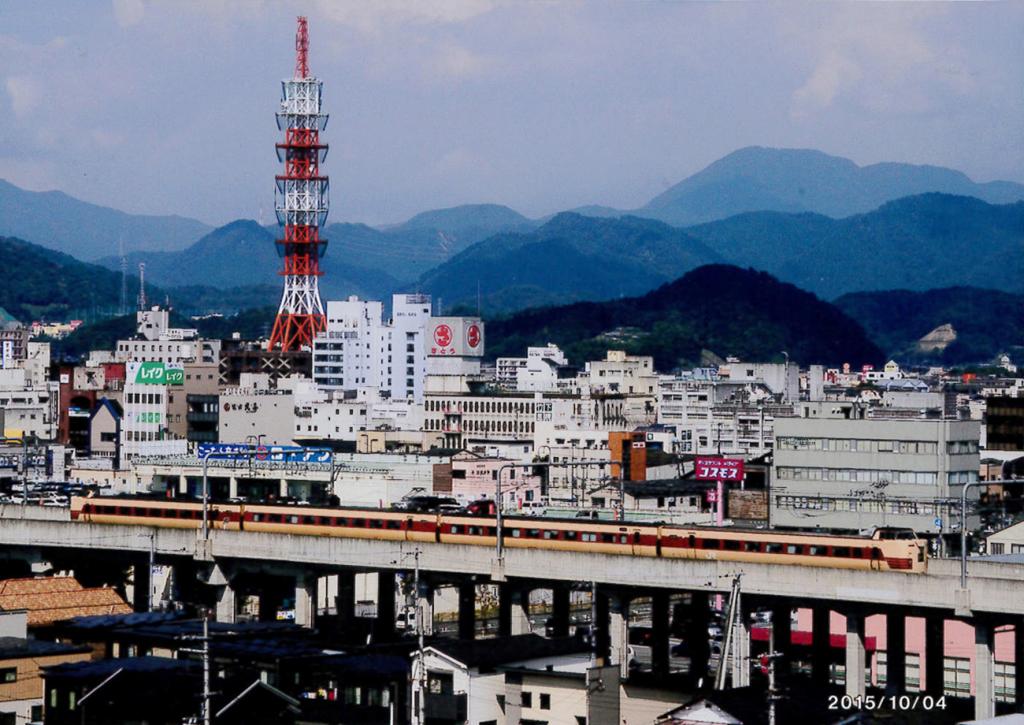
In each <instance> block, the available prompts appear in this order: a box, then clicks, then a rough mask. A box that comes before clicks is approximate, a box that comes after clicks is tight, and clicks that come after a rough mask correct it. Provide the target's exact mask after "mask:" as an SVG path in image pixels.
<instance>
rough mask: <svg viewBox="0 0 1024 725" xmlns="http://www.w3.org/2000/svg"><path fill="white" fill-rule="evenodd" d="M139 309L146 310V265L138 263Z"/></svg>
mask: <svg viewBox="0 0 1024 725" xmlns="http://www.w3.org/2000/svg"><path fill="white" fill-rule="evenodd" d="M139 309H140V310H144V309H146V263H145V262H139Z"/></svg>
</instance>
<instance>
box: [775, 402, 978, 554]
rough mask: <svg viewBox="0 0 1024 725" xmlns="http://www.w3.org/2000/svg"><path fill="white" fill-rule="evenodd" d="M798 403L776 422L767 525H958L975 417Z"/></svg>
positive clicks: (969, 474)
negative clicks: (883, 414)
mask: <svg viewBox="0 0 1024 725" xmlns="http://www.w3.org/2000/svg"><path fill="white" fill-rule="evenodd" d="M798 407H799V410H798V415H797V416H795V417H787V418H778V419H776V420H775V431H774V432H775V453H774V463H773V467H772V477H771V492H770V500H769V507H770V517H771V523H772V524H773V525H774V526H778V527H790V528H802V529H808V528H810V529H838V530H850V531H857V530H864V529H870V528H872V527H875V526H899V527H907V528H912V529H914V530H915V531H917V532H919V534H923V535H932V536H941V535H945V534H950V533H951V532H955V531H958V530H959V520H958V519H959V513H958V512H959V497H960V489H961V487H962V486H963V485H964V484H966V483H970V482H973V481H977V480H978V465H979V458H978V437H979V433H980V426H979V423H978V422H977V421H971V420H954V419H948V418H940V417H931V418H923V417H922V418H917V419H908V418H897V419H886V418H880V417H871V416H869V415H868V409H867V408H865V407H863V406H858V405H855V404H849V403H836V402H820V403H800V404H799V406H798ZM976 497H977V494H974V496H973V497H972V498H976ZM968 525H972V522H971V519H970V518H969V519H968Z"/></svg>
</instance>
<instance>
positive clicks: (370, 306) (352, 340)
mask: <svg viewBox="0 0 1024 725" xmlns="http://www.w3.org/2000/svg"><path fill="white" fill-rule="evenodd" d="M383 317H384V305H383V303H381V302H376V301H365V300H360V299H359V298H358V297H355V296H353V297H349V298H348V299H347V300H343V301H329V302H328V303H327V329H326V330H324V331H323V332H321V333H320V334H318V335H317V337H316V339H315V340H314V342H313V379H314V380H315V381H316V383H317V385H319V386H320V387H322V388H325V389H328V390H357V391H358V390H372V391H379V393H380V394H381V395H382V396H386V397H391V398H392V399H396V400H405V399H409V398H411V399H413V400H416V401H417V402H419V401H420V400H422V397H423V382H424V378H425V377H426V374H427V359H426V346H425V342H424V338H425V336H426V330H427V326H428V324H429V321H430V297H428V296H426V295H418V294H408V295H407V294H400V295H394V296H393V297H392V319H391V320H390V321H389V322H387V323H385V322H384V321H383Z"/></svg>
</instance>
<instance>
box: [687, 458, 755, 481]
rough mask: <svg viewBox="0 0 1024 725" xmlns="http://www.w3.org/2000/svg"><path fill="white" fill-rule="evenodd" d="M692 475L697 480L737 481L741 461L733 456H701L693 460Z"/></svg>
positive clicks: (741, 469) (740, 475)
mask: <svg viewBox="0 0 1024 725" xmlns="http://www.w3.org/2000/svg"><path fill="white" fill-rule="evenodd" d="M693 477H694V478H696V479H697V480H698V481H739V480H742V479H743V461H740V460H736V459H734V458H720V457H701V458H697V460H696V461H694V469H693Z"/></svg>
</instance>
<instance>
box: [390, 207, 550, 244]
mask: <svg viewBox="0 0 1024 725" xmlns="http://www.w3.org/2000/svg"><path fill="white" fill-rule="evenodd" d="M530 225H531V221H530V220H529V219H527V218H526V217H524V216H523V215H522V214H520V213H519V212H517V211H516V210H514V209H509V208H508V207H507V206H501V205H500V204H464V205H463V206H454V207H451V208H449V209H434V210H432V211H425V212H422V213H420V214H417V215H416V216H414V217H413V218H412V219H410V220H408V221H407V222H405V223H403V224H399V225H397V226H396V227H394V228H393V229H391V230H390V231H394V230H395V229H404V230H408V229H439V230H442V231H444V232H446V233H449V234H471V235H477V236H479V235H481V234H482V235H483V236H481V237H480V239H483V238H485V237H489V236H491V235H492V234H494V233H495V232H499V231H504V230H506V229H511V228H514V227H520V226H530ZM477 241H479V239H478V240H477Z"/></svg>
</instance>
